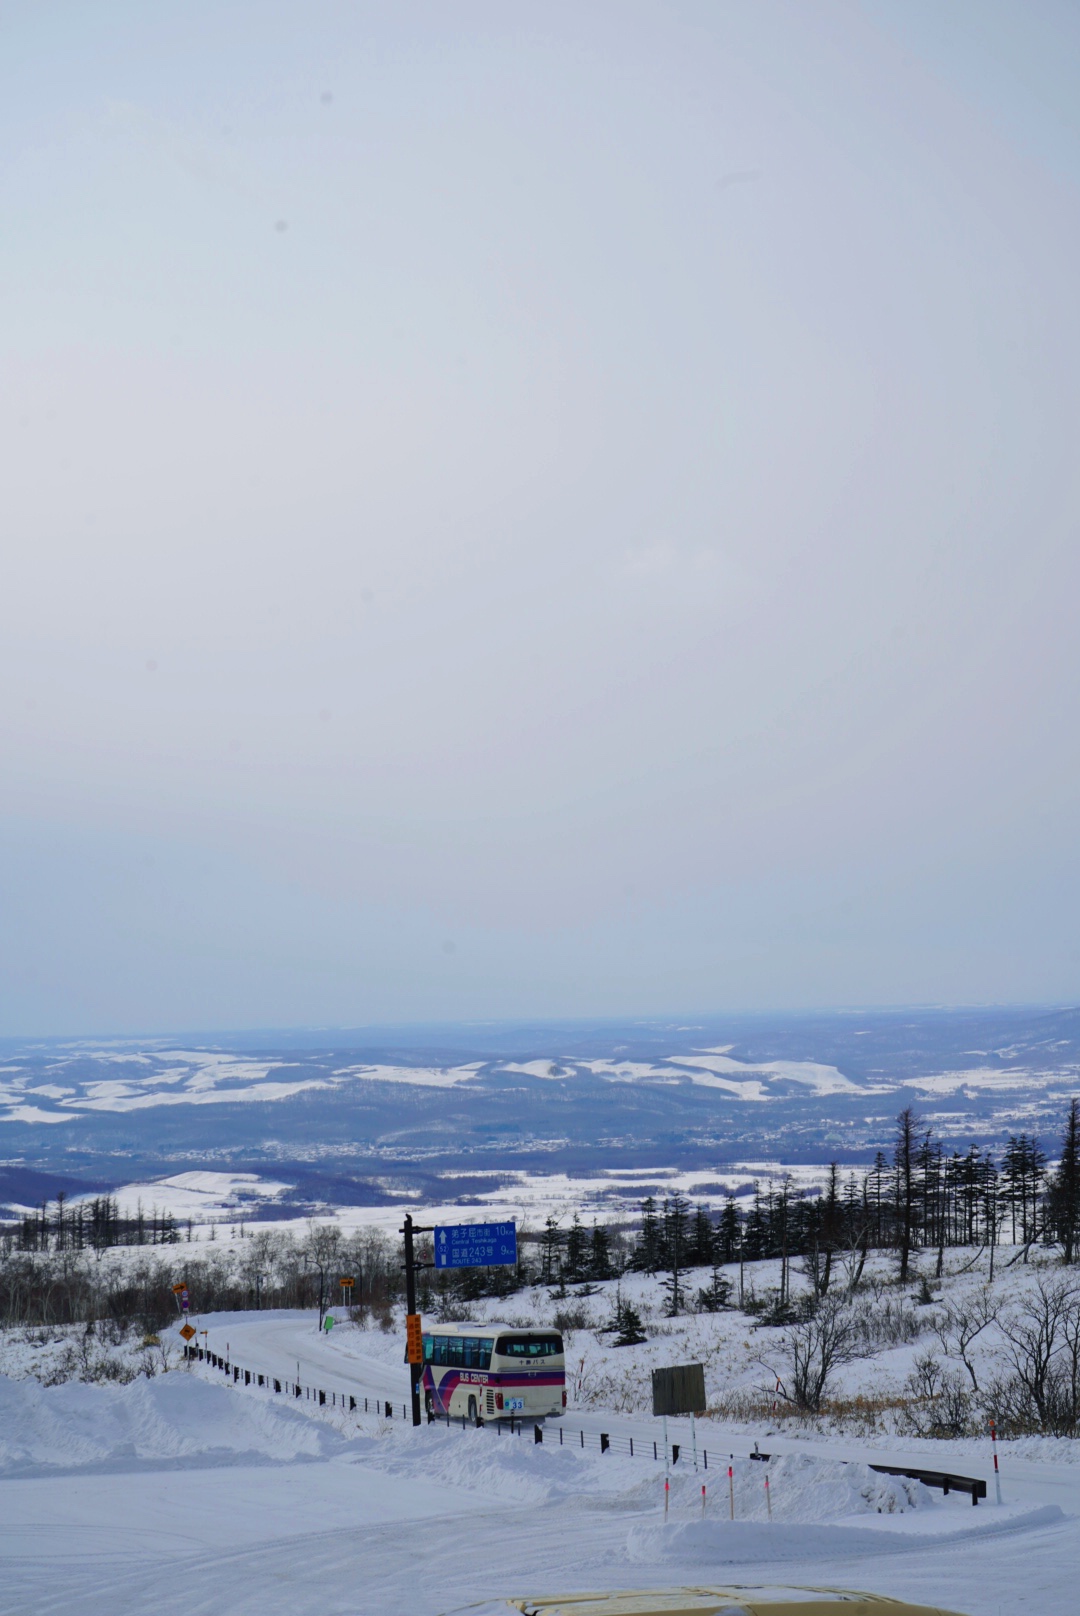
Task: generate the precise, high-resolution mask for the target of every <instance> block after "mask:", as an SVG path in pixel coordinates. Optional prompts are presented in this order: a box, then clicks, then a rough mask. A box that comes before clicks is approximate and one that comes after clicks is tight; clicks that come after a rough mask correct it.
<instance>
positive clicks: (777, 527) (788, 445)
mask: <svg viewBox="0 0 1080 1616" xmlns="http://www.w3.org/2000/svg"><path fill="white" fill-rule="evenodd" d="M0 154H2V155H0V324H2V354H3V385H2V388H0V442H2V450H0V460H2V471H0V478H2V481H0V522H2V525H3V565H2V571H0V610H2V624H3V633H2V645H0V792H2V798H0V906H2V915H0V921H2V931H0V978H2V1002H0V1031H4V1032H11V1033H50V1032H79V1031H88V1032H90V1031H117V1032H120V1031H152V1030H155V1029H180V1028H193V1027H197V1028H209V1027H215V1026H220V1027H237V1026H274V1025H286V1024H296V1023H322V1024H325V1023H332V1024H351V1025H355V1024H358V1023H362V1022H365V1021H376V1020H379V1021H386V1020H391V1019H434V1018H456V1017H463V1018H472V1017H507V1018H512V1017H518V1016H570V1015H605V1014H610V1015H623V1014H646V1015H648V1014H654V1013H667V1012H673V1013H689V1012H693V1011H695V1010H697V1011H709V1010H718V1009H725V1008H755V1007H770V1008H772V1007H778V1008H779V1007H795V1006H824V1005H854V1004H874V1003H876V1004H885V1003H900V1002H916V1001H919V1002H925V1001H935V1002H954V1001H969V1002H970V1001H985V1000H998V1001H1000V1000H1062V999H1072V998H1075V997H1078V996H1080V931H1078V927H1080V860H1078V857H1077V824H1078V812H1077V810H1078V806H1080V803H1078V798H1080V731H1078V726H1077V695H1078V690H1077V686H1078V676H1080V634H1078V631H1077V617H1078V611H1077V602H1078V583H1080V576H1078V574H1080V553H1078V543H1077V539H1078V533H1077V529H1078V509H1080V506H1078V491H1080V490H1078V483H1080V456H1078V452H1077V450H1078V424H1080V412H1078V403H1080V312H1078V309H1080V300H1078V287H1080V271H1078V263H1080V253H1078V248H1080V231H1078V218H1080V209H1078V200H1080V191H1078V181H1080V11H1078V10H1077V8H1076V6H1075V5H1074V4H1071V3H1060V4H1059V3H1056V0H1015V3H1013V4H998V3H995V0H970V3H965V0H954V3H951V4H950V5H948V6H942V5H941V4H940V3H939V0H925V3H923V0H896V3H887V0H882V3H867V4H857V3H854V0H851V3H839V4H834V3H831V0H792V3H790V4H785V3H773V0H739V3H736V4H725V3H723V0H700V3H695V0H681V3H676V0H667V3H659V0H657V3H643V0H641V3H639V0H613V3H610V4H608V3H604V0H592V3H582V0H572V3H568V4H560V3H558V0H543V3H539V0H538V3H536V4H532V5H526V4H514V3H511V4H507V3H506V0H492V3H490V4H483V3H469V0H453V3H449V4H448V3H446V0H434V3H431V4H425V3H422V0H409V3H407V4H390V3H380V4H363V3H354V0H353V3H347V4H345V3H342V4H330V3H327V0H304V4H302V5H301V4H299V3H298V0H293V3H290V4H273V3H268V0H258V3H244V0H231V3H229V4H226V5H222V4H221V3H220V0H214V3H212V4H211V3H207V0H184V3H183V4H180V3H174V0H159V3H155V4H154V5H152V6H147V5H145V4H141V3H139V4H135V3H133V4H129V5H122V4H117V3H105V4H99V5H94V6H88V5H86V4H84V3H81V0H78V3H69V4H63V3H59V0H58V3H53V4H32V3H31V0H21V3H20V0H15V3H11V4H6V5H4V7H3V9H2V12H0Z"/></svg>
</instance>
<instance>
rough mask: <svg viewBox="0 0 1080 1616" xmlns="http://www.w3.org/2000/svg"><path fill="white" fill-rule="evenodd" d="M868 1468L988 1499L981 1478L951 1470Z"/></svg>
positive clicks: (973, 1499)
mask: <svg viewBox="0 0 1080 1616" xmlns="http://www.w3.org/2000/svg"><path fill="white" fill-rule="evenodd" d="M750 1457H751V1459H761V1460H763V1461H764V1462H765V1463H766V1464H767V1463H768V1461H769V1460H770V1459H771V1458H772V1454H771V1453H759V1452H758V1451H757V1450H756V1449H755V1451H754V1452H753V1453H752V1454H751V1455H750ZM867 1468H868V1469H869V1470H876V1471H877V1473H878V1475H879V1476H903V1477H904V1478H905V1479H906V1480H907V1481H921V1482H922V1484H923V1486H924V1487H939V1488H940V1489H941V1491H942V1492H943V1493H970V1494H971V1502H972V1503H973V1504H977V1503H978V1502H979V1499H980V1498H985V1497H986V1483H985V1481H983V1479H982V1477H981V1476H958V1475H955V1474H954V1472H953V1471H951V1470H923V1469H922V1468H921V1467H920V1466H918V1465H886V1464H871V1463H870V1461H869V1460H867Z"/></svg>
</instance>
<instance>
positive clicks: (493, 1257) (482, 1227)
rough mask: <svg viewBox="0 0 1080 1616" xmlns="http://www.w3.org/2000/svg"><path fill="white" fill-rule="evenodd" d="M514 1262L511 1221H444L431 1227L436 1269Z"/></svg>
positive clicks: (514, 1235) (514, 1250) (513, 1226)
mask: <svg viewBox="0 0 1080 1616" xmlns="http://www.w3.org/2000/svg"><path fill="white" fill-rule="evenodd" d="M516 1262H517V1229H516V1227H515V1225H514V1224H512V1223H448V1224H446V1225H444V1226H443V1227H442V1228H436V1230H435V1266H436V1268H493V1267H495V1266H497V1265H498V1264H499V1263H516Z"/></svg>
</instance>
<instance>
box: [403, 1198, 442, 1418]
mask: <svg viewBox="0 0 1080 1616" xmlns="http://www.w3.org/2000/svg"><path fill="white" fill-rule="evenodd" d="M433 1229H434V1225H430V1226H428V1227H426V1228H423V1227H419V1226H416V1225H414V1224H413V1220H412V1213H411V1212H406V1214H405V1226H404V1228H403V1229H402V1230H401V1233H402V1234H403V1235H404V1236H405V1313H406V1318H405V1342H406V1346H405V1350H406V1353H407V1354H408V1358H409V1397H410V1399H411V1401H412V1422H413V1424H414V1425H419V1424H420V1376H421V1375H422V1373H423V1361H424V1360H423V1351H422V1348H421V1350H420V1351H417V1350H416V1348H417V1346H418V1345H419V1343H420V1316H419V1314H418V1313H417V1311H416V1270H417V1267H424V1268H428V1267H430V1266H431V1265H430V1264H429V1263H423V1264H418V1263H417V1261H416V1256H415V1253H414V1251H413V1235H416V1234H431V1233H432V1232H433Z"/></svg>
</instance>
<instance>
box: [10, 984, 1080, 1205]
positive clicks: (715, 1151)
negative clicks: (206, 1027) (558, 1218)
mask: <svg viewBox="0 0 1080 1616" xmlns="http://www.w3.org/2000/svg"><path fill="white" fill-rule="evenodd" d="M1077 1089H1080V1012H1077V1011H1076V1010H1075V1009H1072V1008H1065V1009H1058V1010H1054V1009H1049V1010H1048V1009H1036V1010H1030V1009H1029V1010H994V1011H982V1010H964V1011H941V1010H928V1011H905V1012H902V1013H901V1012H890V1013H877V1014H869V1015H868V1014H864V1013H858V1014H855V1013H852V1014H842V1013H837V1014H832V1015H815V1016H801V1017H795V1016H789V1017H763V1016H762V1017H724V1018H712V1019H710V1020H707V1021H701V1022H698V1023H695V1024H681V1025H680V1024H674V1023H664V1022H639V1023H623V1024H614V1023H596V1024H589V1025H584V1024H567V1025H546V1026H531V1027H530V1026H517V1027H500V1026H458V1027H434V1028H426V1029H422V1030H418V1029H416V1028H406V1029H402V1028H397V1029H395V1028H383V1029H378V1028H376V1029H365V1030H361V1031H351V1032H349V1031H341V1032H337V1031H334V1032H295V1033H289V1034H282V1033H251V1034H246V1035H240V1034H237V1035H231V1036H228V1037H223V1036H220V1035H215V1036H214V1037H213V1038H190V1037H188V1038H185V1039H183V1040H175V1039H159V1040H138V1041H136V1040H116V1041H107V1042H106V1041H101V1040H96V1041H90V1040H75V1041H71V1040H69V1041H52V1042H41V1041H38V1042H29V1041H26V1042H21V1043H20V1042H13V1041H8V1042H7V1043H6V1045H4V1046H2V1047H0V1168H2V1164H3V1163H4V1162H7V1163H8V1164H10V1166H9V1167H7V1168H6V1169H3V1170H4V1171H6V1172H7V1173H8V1175H9V1182H8V1183H7V1184H6V1186H5V1183H4V1182H2V1181H0V1204H2V1203H3V1202H4V1201H5V1200H6V1202H7V1204H8V1205H9V1206H15V1205H19V1204H27V1202H29V1201H30V1200H31V1199H39V1198H40V1194H41V1193H45V1194H55V1189H51V1190H50V1189H47V1188H45V1189H40V1190H35V1191H34V1192H33V1195H32V1196H31V1194H28V1193H26V1192H27V1191H28V1190H29V1189H30V1185H31V1180H30V1179H18V1180H16V1178H14V1177H12V1176H11V1175H12V1174H13V1173H16V1172H18V1173H21V1174H26V1173H30V1172H39V1173H44V1174H46V1175H47V1177H46V1179H45V1180H44V1181H43V1183H45V1184H52V1183H57V1184H59V1183H61V1182H62V1183H63V1184H64V1186H65V1187H67V1185H68V1183H69V1181H74V1182H77V1181H79V1180H81V1179H88V1178H93V1179H94V1180H95V1181H96V1182H108V1183H110V1184H118V1183H124V1182H131V1181H132V1179H133V1178H134V1177H136V1176H140V1175H147V1176H154V1177H157V1176H165V1175H169V1176H171V1177H172V1178H173V1179H175V1176H176V1174H178V1173H182V1172H184V1171H197V1170H199V1169H204V1168H207V1167H212V1168H214V1169H215V1170H217V1171H227V1172H233V1173H243V1172H255V1173H257V1174H259V1175H260V1176H261V1177H262V1178H263V1179H269V1180H275V1179H277V1180H280V1183H279V1184H278V1185H277V1186H276V1188H275V1189H274V1191H273V1193H272V1198H274V1199H278V1200H281V1199H284V1201H286V1202H287V1201H289V1200H290V1198H292V1199H295V1200H296V1201H299V1202H303V1203H305V1204H306V1203H309V1202H312V1203H313V1202H322V1201H325V1200H337V1201H344V1202H349V1201H351V1202H353V1203H354V1204H377V1203H379V1202H386V1201H392V1200H394V1199H396V1198H397V1197H398V1196H399V1195H400V1194H401V1193H402V1192H403V1191H405V1192H408V1193H410V1194H414V1195H421V1196H422V1195H425V1194H427V1195H430V1193H431V1192H432V1190H433V1188H434V1187H435V1186H437V1188H438V1193H439V1196H440V1198H445V1196H446V1193H447V1191H448V1190H452V1191H453V1192H454V1193H455V1194H456V1195H457V1196H458V1197H460V1196H467V1195H468V1194H469V1193H470V1190H471V1189H472V1188H474V1187H475V1188H477V1189H479V1188H480V1178H481V1176H482V1179H483V1188H484V1189H485V1190H486V1189H488V1188H490V1174H491V1172H492V1171H493V1170H495V1171H498V1170H500V1169H502V1170H505V1171H506V1172H507V1173H512V1172H521V1171H523V1170H526V1171H527V1170H539V1169H541V1168H542V1169H543V1170H544V1171H546V1172H551V1171H559V1172H567V1173H571V1174H575V1173H576V1174H588V1173H590V1172H594V1171H596V1170H597V1169H598V1168H602V1169H605V1170H607V1169H611V1168H618V1169H632V1168H635V1167H641V1166H655V1165H658V1164H660V1163H663V1164H666V1165H667V1166H669V1167H671V1168H675V1169H681V1168H687V1169H694V1170H696V1171H701V1170H707V1169H710V1168H718V1167H720V1166H722V1165H723V1163H724V1162H726V1161H735V1160H742V1161H745V1160H746V1159H747V1158H748V1157H761V1158H764V1159H768V1160H772V1161H774V1162H775V1161H781V1160H783V1161H788V1162H792V1163H799V1162H802V1163H810V1162H822V1161H825V1160H828V1159H831V1158H833V1157H837V1158H839V1159H841V1160H844V1161H850V1162H859V1161H866V1160H868V1159H870V1157H871V1156H872V1154H873V1151H874V1150H875V1149H877V1148H879V1147H886V1148H887V1146H888V1143H889V1140H890V1136H891V1130H892V1124H893V1119H894V1117H895V1115H896V1113H897V1111H898V1110H899V1109H900V1108H901V1107H902V1106H904V1105H908V1104H910V1105H913V1106H914V1107H915V1108H916V1110H917V1111H918V1112H919V1113H920V1114H921V1115H922V1116H924V1117H925V1118H926V1119H927V1121H928V1122H933V1124H934V1126H935V1127H936V1129H937V1130H938V1131H939V1132H940V1133H941V1134H942V1135H943V1136H944V1137H945V1138H946V1140H947V1142H949V1143H951V1144H954V1145H956V1146H957V1147H959V1148H966V1147H967V1145H968V1144H969V1143H970V1142H971V1141H973V1140H975V1141H978V1142H980V1143H985V1144H988V1145H990V1146H999V1145H1000V1143H1001V1142H1002V1141H1003V1140H1004V1138H1005V1137H1006V1136H1007V1135H1008V1133H1009V1132H1011V1131H1018V1130H1020V1129H1026V1130H1028V1131H1034V1132H1036V1133H1040V1134H1042V1135H1043V1137H1044V1138H1045V1140H1046V1141H1047V1143H1049V1144H1050V1145H1051V1146H1052V1144H1053V1142H1054V1140H1055V1139H1056V1137H1057V1134H1058V1132H1059V1131H1060V1124H1061V1117H1062V1113H1063V1110H1064V1107H1065V1104H1066V1103H1067V1098H1068V1096H1069V1095H1070V1094H1071V1093H1073V1092H1075V1091H1076V1090H1077ZM275 1164H276V1165H275ZM470 1175H474V1176H475V1177H476V1184H475V1186H474V1185H473V1183H472V1181H471V1178H470ZM34 1182H35V1183H36V1181H34ZM24 1185H25V1188H24ZM193 1193H194V1191H193ZM259 1198H260V1199H261V1198H262V1197H261V1196H260V1197H259Z"/></svg>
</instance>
